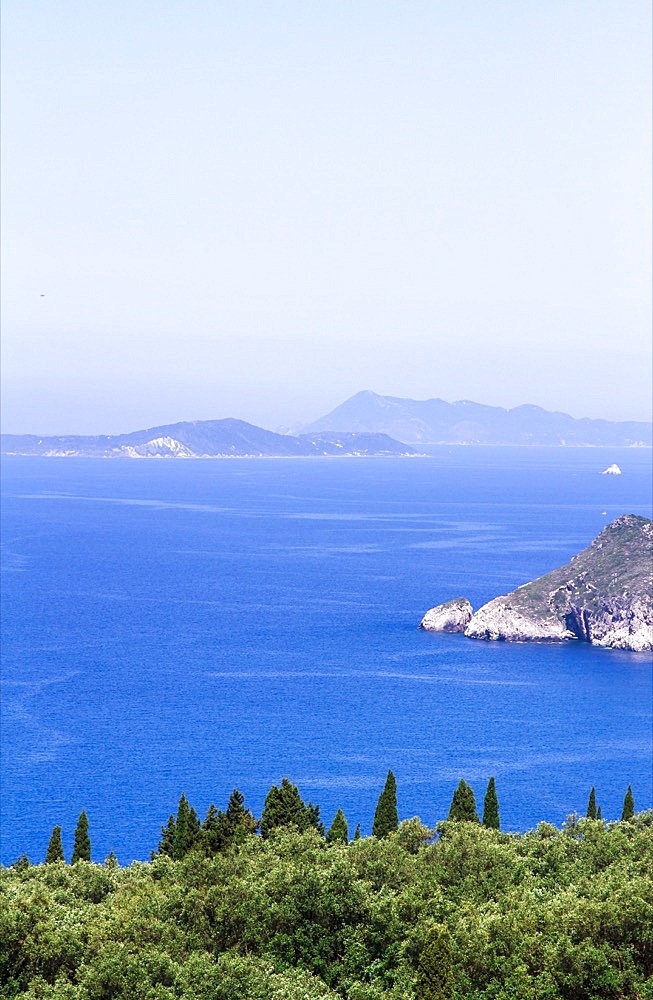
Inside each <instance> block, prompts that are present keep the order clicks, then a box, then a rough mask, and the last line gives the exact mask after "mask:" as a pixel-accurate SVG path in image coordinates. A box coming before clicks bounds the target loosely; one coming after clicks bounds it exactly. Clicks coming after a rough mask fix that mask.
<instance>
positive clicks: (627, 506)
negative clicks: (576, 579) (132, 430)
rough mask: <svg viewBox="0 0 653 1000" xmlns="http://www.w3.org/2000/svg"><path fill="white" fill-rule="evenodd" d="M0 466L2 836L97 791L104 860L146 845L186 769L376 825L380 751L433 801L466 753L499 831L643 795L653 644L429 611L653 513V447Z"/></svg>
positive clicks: (98, 847)
mask: <svg viewBox="0 0 653 1000" xmlns="http://www.w3.org/2000/svg"><path fill="white" fill-rule="evenodd" d="M612 462H617V463H618V464H619V465H620V467H621V468H622V470H623V475H622V476H620V477H615V476H602V475H600V472H601V470H602V469H604V468H605V467H606V466H607V465H610V464H611V463H612ZM3 466H4V474H3V501H2V521H3V523H2V540H3V549H2V553H3V555H2V598H3V614H2V629H3V633H2V652H3V672H2V759H3V766H2V817H1V818H2V850H1V859H2V862H3V863H5V864H8V863H11V862H13V861H14V860H15V859H16V858H17V856H18V855H19V854H20V853H21V852H23V851H26V852H27V853H28V855H29V857H30V859H31V860H33V861H41V860H42V859H43V857H44V854H45V848H46V845H47V842H48V839H49V835H50V832H51V830H52V827H53V826H54V825H55V824H60V825H61V826H62V827H63V836H64V848H65V849H66V851H67V854H68V857H69V856H70V851H71V848H72V833H73V829H74V826H75V822H76V820H77V817H78V815H79V813H80V811H81V810H82V809H83V808H84V809H86V811H87V813H88V816H89V820H90V833H91V839H92V844H93V857H94V859H95V860H100V861H101V860H103V859H104V857H105V856H106V855H107V854H108V852H109V851H111V850H113V851H114V852H115V853H116V854H117V856H118V858H119V860H120V862H121V863H128V862H129V861H131V860H132V859H134V858H143V859H145V858H147V857H148V856H149V852H150V850H151V849H152V848H154V847H156V844H157V841H158V838H159V834H160V827H161V824H162V823H164V822H165V821H166V819H167V817H168V815H169V814H170V812H171V811H173V809H174V808H175V807H176V804H177V801H178V799H179V795H180V793H181V791H182V790H183V791H185V793H186V795H187V796H188V798H189V799H190V801H191V803H192V804H193V805H195V807H196V809H197V810H198V812H199V813H200V815H203V814H204V813H205V811H206V809H207V807H208V805H209V803H210V802H215V803H216V805H217V806H218V808H224V806H225V804H226V801H227V798H228V796H229V793H230V792H231V790H232V789H233V788H234V786H237V787H238V788H240V789H241V790H242V791H243V792H244V793H245V796H246V801H247V803H248V805H249V806H250V807H251V808H252V810H253V811H254V812H255V813H256V814H257V815H260V812H261V810H262V807H263V802H264V799H265V795H266V792H267V790H268V789H269V787H270V786H271V785H272V784H273V783H278V782H279V781H280V779H281V778H282V776H284V775H287V776H288V777H290V779H291V780H292V781H293V782H295V783H296V784H297V785H298V786H299V789H300V791H301V793H302V795H303V797H304V798H305V800H309V799H310V800H311V801H313V802H317V803H319V804H320V807H321V812H322V816H323V818H324V820H325V822H326V823H327V825H328V824H329V823H330V822H331V820H332V818H333V815H334V813H335V811H336V809H337V808H338V807H342V809H343V810H344V812H345V814H346V816H347V819H348V821H349V825H350V830H351V831H353V829H354V827H355V825H356V824H357V823H359V822H360V824H361V827H362V830H363V833H368V832H370V830H371V824H372V817H373V813H374V807H375V803H376V800H377V797H378V795H379V792H380V791H381V788H382V786H383V783H384V780H385V777H386V773H387V771H388V768H392V770H393V771H394V772H395V774H396V777H397V786H398V805H399V813H400V817H401V818H406V817H410V816H414V815H419V816H420V817H421V818H422V820H423V821H424V822H425V823H427V824H429V825H431V824H435V822H437V821H438V820H439V819H442V818H444V817H445V816H446V813H447V811H448V808H449V803H450V801H451V796H452V793H453V790H454V788H455V786H456V785H457V783H458V781H459V779H460V778H461V777H464V778H465V779H466V780H467V781H468V782H470V783H471V784H472V786H473V787H474V789H475V792H476V796H477V801H479V803H482V798H483V794H484V791H485V787H486V783H487V780H488V778H489V777H490V775H494V776H495V777H496V783H497V790H498V795H499V803H500V809H501V818H502V825H503V827H504V828H505V829H508V830H525V829H528V828H531V827H533V826H535V824H536V823H537V822H538V821H539V820H543V819H544V820H549V821H551V822H554V823H557V824H560V823H561V822H562V821H563V820H564V819H565V817H566V815H567V814H568V813H571V812H573V811H574V810H578V811H580V812H583V813H584V811H585V808H586V804H587V798H588V794H589V790H590V787H591V786H592V785H594V786H596V792H597V800H598V802H599V803H600V804H601V806H602V810H603V815H604V817H606V818H615V817H618V816H619V815H620V813H621V807H622V803H623V796H624V793H625V791H626V787H627V785H628V784H631V785H632V787H633V792H634V796H635V804H636V808H638V809H643V808H650V807H651V805H652V793H653V789H652V773H651V772H652V765H651V733H652V683H651V661H650V657H648V656H646V655H642V654H632V653H624V652H613V651H608V650H602V649H595V648H592V647H590V646H588V645H585V644H581V643H572V644H569V645H561V646H555V645H552V646H547V645H529V644H523V645H522V644H512V643H487V642H482V641H474V640H469V639H465V638H464V637H463V636H459V635H435V634H428V633H424V632H421V631H420V630H419V629H418V627H417V626H418V624H419V621H420V619H421V617H422V615H423V614H424V612H425V611H426V610H427V609H428V608H429V607H431V606H433V605H434V604H437V603H439V602H441V601H444V600H446V599H448V598H451V597H457V596H459V595H464V596H467V597H469V599H470V600H471V602H472V604H473V605H474V607H478V606H480V605H481V604H483V603H484V602H485V601H487V600H489V599H491V598H492V597H494V596H496V595H497V594H500V593H505V592H506V591H508V590H511V589H512V588H514V587H515V586H517V585H518V584H521V583H524V582H525V581H527V580H530V579H532V578H534V577H536V576H538V575H541V574H542V573H544V572H546V571H548V570H550V569H552V568H554V567H556V566H559V565H561V564H562V563H565V562H566V561H567V560H568V559H569V558H570V557H571V556H572V555H574V554H575V553H576V552H577V551H579V550H580V549H581V548H583V547H585V546H586V545H587V544H589V542H591V540H592V539H593V538H594V537H595V536H596V535H597V534H598V533H599V531H600V530H601V529H602V528H603V527H604V525H605V524H607V523H608V522H609V521H610V520H612V519H613V518H615V517H617V516H618V515H619V514H622V513H625V512H631V513H636V514H645V515H647V516H651V453H650V451H648V450H644V449H642V450H638V449H629V450H618V449H610V450H609V451H608V450H605V451H604V450H602V449H516V448H502V449H495V448H472V447H468V448H441V449H439V450H438V451H437V452H436V453H435V454H434V455H433V456H431V457H428V458H419V459H342V458H338V459H229V460H198V461H173V460H162V461H156V460H146V461H129V460H123V461H120V460H115V461H107V460H92V459H87V460H84V459H54V458H52V459H38V458H34V459H32V458H7V459H5V461H4V463H3Z"/></svg>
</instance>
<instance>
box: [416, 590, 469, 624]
mask: <svg viewBox="0 0 653 1000" xmlns="http://www.w3.org/2000/svg"><path fill="white" fill-rule="evenodd" d="M473 613H474V611H473V608H472V606H471V604H470V603H469V601H468V600H467V598H466V597H458V598H455V599H454V600H453V601H446V602H445V604H438V605H437V607H435V608H431V609H430V611H427V612H426V614H425V615H424V617H423V618H422V621H421V622H420V626H419V627H420V628H422V629H424V630H425V631H426V632H464V631H465V628H466V626H467V625H468V624H469V622H470V621H471V618H472V615H473Z"/></svg>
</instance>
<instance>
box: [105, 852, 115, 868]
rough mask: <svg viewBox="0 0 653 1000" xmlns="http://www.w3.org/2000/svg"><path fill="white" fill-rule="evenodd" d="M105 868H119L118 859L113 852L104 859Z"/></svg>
mask: <svg viewBox="0 0 653 1000" xmlns="http://www.w3.org/2000/svg"><path fill="white" fill-rule="evenodd" d="M104 867H105V868H117V867H118V858H117V857H116V856H115V854H114V853H113V851H109V853H108V854H107V856H106V858H105V859H104Z"/></svg>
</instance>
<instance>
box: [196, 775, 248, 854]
mask: <svg viewBox="0 0 653 1000" xmlns="http://www.w3.org/2000/svg"><path fill="white" fill-rule="evenodd" d="M257 828H258V823H257V821H256V819H255V818H254V816H253V815H252V813H251V812H250V810H249V809H246V808H245V796H244V795H243V793H242V792H239V791H238V789H237V788H234V790H233V792H232V793H231V795H230V796H229V802H228V803H227V811H226V812H222V811H221V810H219V809H216V808H215V806H214V805H213V803H211V805H210V806H209V808H208V812H207V814H206V817H205V819H204V822H203V823H202V827H201V830H200V833H199V845H200V848H201V849H202V850H203V851H204V853H205V854H207V855H208V856H211V855H213V854H217V853H218V852H219V851H222V850H224V849H225V848H226V847H228V846H229V845H230V844H241V843H242V842H243V840H244V839H245V838H246V837H248V836H250V835H251V834H253V833H256V830H257Z"/></svg>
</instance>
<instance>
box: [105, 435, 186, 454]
mask: <svg viewBox="0 0 653 1000" xmlns="http://www.w3.org/2000/svg"><path fill="white" fill-rule="evenodd" d="M117 451H118V452H119V453H120V454H121V455H124V456H125V457H127V458H156V457H158V456H161V457H172V458H195V457H196V456H195V454H194V452H192V451H191V450H190V448H187V447H186V445H185V444H182V443H181V441H177V440H176V439H175V438H172V437H158V438H152V440H151V441H146V442H145V444H137V445H122V446H121V447H120V448H119V449H117Z"/></svg>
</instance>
